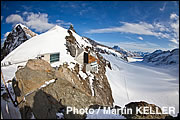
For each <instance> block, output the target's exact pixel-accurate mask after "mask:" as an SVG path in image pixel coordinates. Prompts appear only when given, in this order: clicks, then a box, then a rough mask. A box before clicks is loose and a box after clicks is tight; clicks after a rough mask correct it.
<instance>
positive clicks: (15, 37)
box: [1, 24, 37, 60]
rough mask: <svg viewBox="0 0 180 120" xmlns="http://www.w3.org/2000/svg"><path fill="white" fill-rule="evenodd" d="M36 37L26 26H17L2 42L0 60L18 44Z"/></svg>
mask: <svg viewBox="0 0 180 120" xmlns="http://www.w3.org/2000/svg"><path fill="white" fill-rule="evenodd" d="M36 35H37V34H36V33H34V32H32V31H31V30H30V29H28V28H27V27H26V26H24V25H21V24H17V25H16V26H15V27H14V28H13V30H12V31H11V32H10V33H9V34H8V36H7V38H6V40H5V41H4V44H3V47H2V49H1V60H2V59H3V58H4V57H5V56H7V55H8V54H9V53H10V52H11V51H13V50H14V49H15V48H17V47H18V46H19V45H20V44H22V43H23V42H25V41H26V40H28V39H30V38H31V37H34V36H36Z"/></svg>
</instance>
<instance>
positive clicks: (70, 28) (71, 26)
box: [69, 24, 76, 33]
mask: <svg viewBox="0 0 180 120" xmlns="http://www.w3.org/2000/svg"><path fill="white" fill-rule="evenodd" d="M69 30H72V31H73V32H75V33H76V31H75V29H74V27H73V25H72V24H71V25H70V27H69Z"/></svg>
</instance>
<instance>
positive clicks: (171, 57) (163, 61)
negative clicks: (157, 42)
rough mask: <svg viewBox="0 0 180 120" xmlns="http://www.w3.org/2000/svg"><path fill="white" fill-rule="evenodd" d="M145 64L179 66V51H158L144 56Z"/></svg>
mask: <svg viewBox="0 0 180 120" xmlns="http://www.w3.org/2000/svg"><path fill="white" fill-rule="evenodd" d="M143 62H146V63H150V64H153V65H172V64H179V49H174V50H172V51H169V50H168V51H162V50H156V51H154V52H153V53H151V54H149V55H146V56H144V58H143Z"/></svg>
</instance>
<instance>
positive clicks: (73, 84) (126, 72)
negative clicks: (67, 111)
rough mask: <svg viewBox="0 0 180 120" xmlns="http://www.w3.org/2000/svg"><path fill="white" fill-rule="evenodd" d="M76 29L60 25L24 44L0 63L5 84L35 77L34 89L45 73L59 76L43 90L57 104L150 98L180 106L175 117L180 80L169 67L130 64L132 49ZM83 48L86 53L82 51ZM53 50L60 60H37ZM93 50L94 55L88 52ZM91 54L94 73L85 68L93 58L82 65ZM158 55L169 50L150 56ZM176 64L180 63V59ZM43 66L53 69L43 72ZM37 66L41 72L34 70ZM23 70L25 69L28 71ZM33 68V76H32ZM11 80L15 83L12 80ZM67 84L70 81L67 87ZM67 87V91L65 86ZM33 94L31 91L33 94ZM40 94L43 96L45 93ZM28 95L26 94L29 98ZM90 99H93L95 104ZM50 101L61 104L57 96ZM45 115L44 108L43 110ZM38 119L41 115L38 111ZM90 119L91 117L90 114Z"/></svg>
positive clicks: (174, 53) (173, 53) (172, 54)
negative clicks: (101, 41) (100, 40)
mask: <svg viewBox="0 0 180 120" xmlns="http://www.w3.org/2000/svg"><path fill="white" fill-rule="evenodd" d="M74 31H75V30H74V28H73V26H71V28H70V29H69V30H68V29H64V28H62V27H60V26H55V27H54V28H52V29H50V30H49V31H47V32H45V33H43V34H40V35H38V36H35V37H32V38H30V39H29V40H27V41H25V42H23V43H22V44H20V45H19V46H18V47H17V48H16V49H14V50H12V52H10V53H9V54H8V55H7V56H6V57H5V58H4V59H3V60H2V61H1V64H2V65H3V66H2V67H1V69H2V73H3V75H4V78H5V80H6V82H7V81H8V80H12V79H13V78H14V77H15V76H16V78H17V79H19V78H20V80H21V81H23V79H25V78H28V77H29V78H30V79H32V78H35V79H32V80H31V81H30V82H32V81H33V82H34V84H28V90H29V89H30V90H32V88H33V87H34V86H36V85H37V78H36V77H38V76H40V75H42V76H43V75H48V76H51V75H52V76H56V77H57V76H60V80H59V81H58V80H57V81H56V80H55V79H52V80H53V82H51V85H49V82H48V81H45V83H46V84H45V85H42V86H43V88H42V89H43V90H44V91H45V92H46V94H45V95H44V96H49V98H48V99H51V96H53V97H54V98H56V100H57V101H58V102H62V103H63V104H64V103H65V105H76V106H78V107H79V106H80V107H82V106H83V107H84V106H85V103H87V104H88V105H89V104H92V103H96V104H97V103H98V104H102V105H105V106H106V105H107V106H112V105H113V106H115V105H118V106H121V107H124V106H125V105H126V104H128V103H129V102H134V101H146V102H148V103H152V104H156V105H158V106H160V107H163V106H165V107H171V106H173V107H175V108H176V111H175V114H173V115H174V116H175V115H176V114H177V113H178V112H179V91H178V90H179V82H178V81H179V78H178V77H177V76H173V75H170V74H169V73H170V72H171V71H170V70H169V69H166V70H164V69H162V68H157V69H156V68H153V67H150V66H146V65H145V64H143V62H142V63H141V64H136V63H128V62H126V59H127V58H126V57H127V56H126V54H127V53H126V52H127V51H125V50H123V52H119V51H117V50H115V49H113V48H111V47H108V46H105V45H102V44H99V43H97V42H96V41H93V40H91V39H90V38H87V37H81V36H79V35H78V34H77V32H74ZM124 51H125V52H124ZM83 52H85V53H86V54H82V53H83ZM51 53H59V59H60V61H58V62H52V63H51V62H50V65H49V64H48V63H46V62H44V63H46V64H47V66H45V67H44V66H43V64H42V63H41V62H40V61H41V60H38V61H36V59H37V58H39V57H45V55H47V54H48V55H49V54H51ZM90 53H91V55H92V56H95V57H92V56H90V55H87V54H90ZM86 55H87V56H88V57H90V58H91V60H92V61H93V60H97V64H98V65H97V66H98V70H97V73H96V72H92V71H91V72H86V70H87V69H86V68H87V67H84V66H85V65H87V64H88V62H87V63H85V64H84V63H83V62H85V61H86V59H84V58H86V57H87V56H86ZM157 55H158V56H159V55H162V56H164V55H165V54H164V53H163V54H162V51H156V52H155V55H151V57H149V58H151V59H150V60H152V59H154V57H157ZM50 56H51V55H50ZM83 56H84V57H83ZM85 56H86V57H85ZM176 56H179V50H174V51H170V53H169V52H167V53H166V57H165V58H166V59H165V58H164V57H160V56H159V57H157V58H158V60H159V59H162V58H163V60H164V59H165V60H166V61H168V62H167V63H172V64H173V62H171V59H172V58H173V57H176ZM29 59H34V61H33V60H30V61H29ZM83 59H84V60H83ZM147 60H149V59H147ZM163 60H162V61H163ZM177 60H179V59H177ZM28 61H29V62H28ZM36 62H37V63H39V64H37V63H36ZM156 62H157V61H156ZM92 63H93V64H91V65H94V64H95V63H96V62H95V61H93V62H92ZM177 64H179V62H178V63H177ZM51 67H54V68H57V71H56V72H55V73H57V72H60V73H59V74H55V75H54V74H52V73H54V71H55V70H54V68H51ZM175 67H177V66H175ZM43 68H50V69H45V70H44V69H43ZM95 68H96V67H95ZM34 69H35V70H37V71H35V72H34V71H33V70H34ZM88 69H89V68H88ZM23 70H25V71H26V72H23ZM43 70H44V71H43ZM42 71H43V74H37V72H38V73H41V72H42ZM31 72H32V73H33V74H30V73H31ZM175 74H178V71H176V72H175ZM35 75H37V76H35ZM26 76H28V77H26ZM42 76H41V77H42ZM24 77H25V78H24ZM41 77H40V78H38V79H40V80H44V78H43V77H42V78H41ZM26 82H29V81H28V79H27V80H26V79H25V81H24V83H26ZM38 82H40V81H38ZM47 83H48V85H47ZM58 83H59V84H58ZM7 84H8V85H9V86H11V84H9V83H7ZM40 84H42V83H40ZM62 84H65V85H64V86H63V85H62ZM61 85H62V86H61ZM29 86H31V87H29ZM67 86H68V89H66V87H67ZM38 87H39V85H38ZM35 88H36V87H35ZM35 88H34V89H35ZM24 89H27V88H24ZM34 89H33V90H34ZM28 90H27V91H28ZM58 90H59V91H58ZM66 90H67V91H68V92H69V94H68V95H67V94H65V93H66ZM64 91H65V92H64ZM61 92H63V95H62V94H60V93H61ZM29 93H30V92H29V91H28V94H29ZM47 93H48V94H47ZM30 94H31V93H30ZM38 94H40V95H42V94H44V93H43V92H40V93H38ZM71 95H72V96H71ZM29 96H30V97H29V99H30V100H33V98H34V97H33V96H31V95H29ZM67 97H69V98H68V99H67ZM45 98H46V97H45ZM29 99H28V98H27V101H28V100H29ZM36 99H37V98H36ZM81 100H82V101H81ZM91 100H94V101H93V102H91ZM37 101H38V100H37ZM47 101H48V100H47ZM47 101H46V102H47ZM41 102H43V99H42V101H39V103H41ZM50 102H53V103H54V102H55V103H56V101H55V100H54V99H52V101H50ZM4 103H5V101H4ZM32 103H33V102H32V101H31V102H29V104H32ZM47 103H48V102H47ZM6 104H7V103H6ZM48 104H49V103H48ZM4 106H5V105H4ZM29 106H30V105H29ZM42 107H44V106H42ZM48 107H49V108H48ZM4 108H5V107H4ZM37 108H38V106H36V108H35V109H37ZM47 108H48V109H52V108H53V110H54V108H55V107H52V106H51V105H49V106H48V105H47ZM38 109H42V108H38ZM32 111H33V110H32ZM33 112H35V113H36V114H38V113H39V111H33ZM45 112H46V111H45ZM46 113H48V112H46ZM41 114H43V111H41ZM43 115H44V114H43ZM35 117H37V115H36V116H35ZM88 117H89V118H91V116H88ZM118 117H119V116H118ZM111 118H115V117H111ZM121 118H122V116H121Z"/></svg>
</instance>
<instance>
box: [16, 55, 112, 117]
mask: <svg viewBox="0 0 180 120" xmlns="http://www.w3.org/2000/svg"><path fill="white" fill-rule="evenodd" d="M100 57H101V56H99V59H100V60H101V62H100V64H103V65H101V67H100V68H99V73H98V74H95V75H94V80H93V90H94V96H93V95H92V91H91V85H90V82H89V79H90V78H89V77H87V78H86V79H83V78H82V77H80V75H79V65H78V64H77V63H76V65H75V66H74V69H73V70H71V69H69V68H68V64H64V65H61V66H60V67H59V68H58V69H54V68H52V67H51V66H50V64H49V63H48V62H46V61H44V60H41V59H33V60H29V61H28V62H27V64H26V66H25V67H24V68H20V69H19V70H18V71H17V72H16V80H17V82H18V87H19V90H20V93H21V94H20V95H19V93H15V94H16V95H17V101H18V103H19V108H20V111H21V114H22V118H30V117H32V113H33V115H34V116H35V118H37V119H42V118H44V119H48V118H57V116H56V113H57V112H58V111H59V110H60V109H64V110H66V107H67V106H71V107H76V108H78V109H80V108H86V107H89V106H91V105H95V104H98V105H102V106H112V104H113V98H112V92H111V88H110V86H109V83H108V80H107V78H106V76H105V64H104V63H103V62H106V61H105V60H104V59H102V58H100ZM85 74H86V73H85ZM87 76H88V74H87ZM52 79H55V82H53V83H51V84H48V85H47V86H45V87H41V86H42V85H44V84H45V82H47V81H50V80H52ZM40 87H41V88H40ZM16 91H17V90H15V92H16ZM25 95H26V96H25ZM24 96H25V99H26V101H24V102H21V101H22V100H23V99H24ZM64 116H65V118H84V117H85V116H84V115H78V114H70V115H67V114H64Z"/></svg>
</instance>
